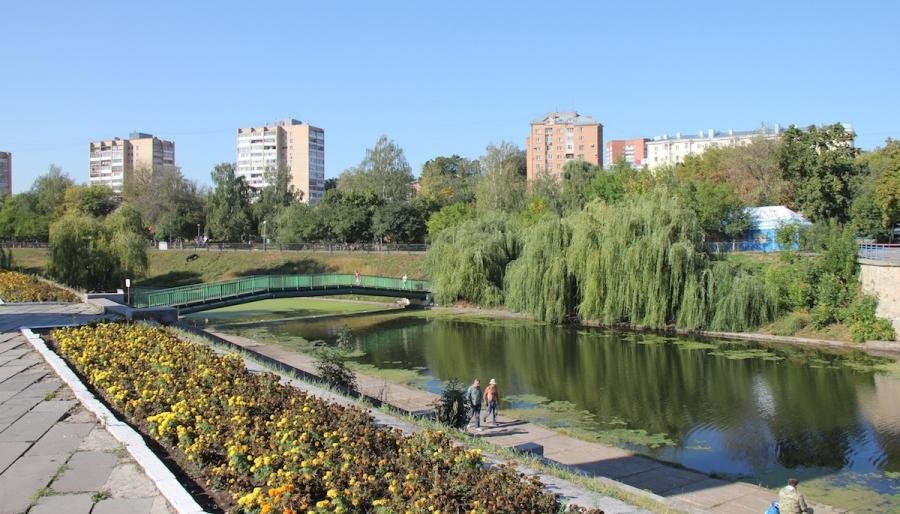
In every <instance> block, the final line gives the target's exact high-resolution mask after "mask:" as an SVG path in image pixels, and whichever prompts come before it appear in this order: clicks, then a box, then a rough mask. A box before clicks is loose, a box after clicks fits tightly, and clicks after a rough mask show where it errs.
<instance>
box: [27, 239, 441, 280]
mask: <svg viewBox="0 0 900 514" xmlns="http://www.w3.org/2000/svg"><path fill="white" fill-rule="evenodd" d="M195 254H196V255H197V257H196V258H195V259H193V260H188V257H191V256H192V255H195ZM12 255H13V257H12V258H13V266H15V267H16V268H20V269H22V270H23V271H25V272H29V273H43V272H44V270H45V269H46V267H47V259H48V257H47V250H46V249H43V248H15V249H13V250H12ZM147 257H148V259H149V268H148V270H147V276H146V277H145V278H143V279H141V280H139V281H138V282H137V285H138V286H143V287H174V286H183V285H188V284H197V283H200V282H215V281H217V280H229V279H233V278H238V277H243V276H249V275H266V274H302V273H353V272H355V271H359V272H360V273H362V274H364V275H383V276H389V277H401V276H403V275H404V274H406V275H407V276H409V278H411V279H421V278H428V276H427V273H426V271H425V268H424V265H423V263H424V259H425V256H424V254H418V253H417V254H410V253H384V252H371V253H369V252H353V253H349V252H334V253H328V252H280V251H274V250H273V251H265V252H263V251H243V250H242V251H225V252H219V251H206V250H200V251H194V250H166V251H160V250H154V249H151V250H148V251H147Z"/></svg>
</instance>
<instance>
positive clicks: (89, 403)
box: [21, 327, 206, 514]
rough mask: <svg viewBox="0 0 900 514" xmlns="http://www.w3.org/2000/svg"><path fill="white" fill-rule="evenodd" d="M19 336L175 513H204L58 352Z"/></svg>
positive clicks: (28, 335) (27, 333) (32, 336)
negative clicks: (101, 426)
mask: <svg viewBox="0 0 900 514" xmlns="http://www.w3.org/2000/svg"><path fill="white" fill-rule="evenodd" d="M21 331H22V335H23V336H25V338H26V339H28V342H29V343H31V345H32V346H33V347H34V349H35V350H37V351H38V353H40V354H41V356H42V357H43V358H44V360H45V361H47V364H49V365H50V367H51V368H53V371H55V372H56V374H57V375H58V376H59V378H60V379H62V381H63V382H65V383H66V385H67V386H69V388H70V389H71V390H72V392H73V393H75V397H76V398H78V401H80V402H81V404H82V405H83V406H84V408H85V409H87V410H89V411H91V412H92V413H93V414H94V415H95V416H97V419H99V420H100V423H101V425H103V427H104V428H106V430H107V431H109V433H110V434H112V436H113V437H115V438H116V440H118V441H119V442H120V443H122V444H123V445H124V446H125V448H126V449H127V450H128V453H129V454H131V456H132V457H133V458H134V460H135V461H137V463H138V465H140V466H141V468H143V469H144V473H146V474H147V476H148V477H150V480H153V483H154V484H156V487H157V488H158V489H159V491H160V492H161V493H162V495H163V496H164V497H165V498H166V500H168V501H169V504H170V505H171V506H172V508H174V509H175V511H176V512H178V513H179V514H206V511H204V510H203V509H202V508H201V507H200V505H198V504H197V502H196V501H195V500H194V498H193V496H191V495H190V493H188V492H187V491H185V489H184V487H182V486H181V484H180V483H179V482H178V480H177V479H176V478H175V475H173V474H172V472H171V471H169V468H167V467H166V466H165V465H164V464H163V463H162V461H160V460H159V457H157V456H156V454H155V453H153V450H151V449H150V448H148V447H147V445H146V444H145V443H144V439H143V438H142V437H141V435H140V434H138V433H137V432H136V431H135V430H134V429H133V428H131V427H130V426H129V425H128V424H127V423H125V422H123V421H121V420H119V419H118V418H116V416H115V415H114V414H113V413H112V412H111V411H110V410H109V409H107V408H106V406H105V405H103V402H101V401H100V400H98V399H97V397H96V396H94V394H93V393H91V391H90V390H89V389H88V388H87V387H86V386H85V385H84V384H83V383H82V382H81V380H79V379H78V375H76V374H75V373H74V372H73V371H72V370H71V368H69V365H68V364H66V361H64V360H63V359H62V358H61V357H60V356H59V355H57V354H56V352H54V351H53V350H51V349H50V348H48V347H47V344H46V343H44V340H43V339H41V336H39V335H37V334H35V333H34V332H32V331H31V329H28V328H25V327H22V329H21Z"/></svg>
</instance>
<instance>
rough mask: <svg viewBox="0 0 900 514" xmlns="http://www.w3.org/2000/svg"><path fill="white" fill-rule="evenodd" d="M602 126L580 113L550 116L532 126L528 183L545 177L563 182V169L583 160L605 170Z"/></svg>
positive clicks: (528, 152)
mask: <svg viewBox="0 0 900 514" xmlns="http://www.w3.org/2000/svg"><path fill="white" fill-rule="evenodd" d="M602 148H603V125H602V124H600V123H599V122H597V121H594V119H593V118H591V117H590V116H583V115H581V114H578V113H577V112H574V111H571V112H551V113H549V114H547V115H546V116H544V117H543V118H541V119H538V120H534V121H532V122H531V133H530V134H529V135H528V137H527V138H526V139H525V149H526V150H525V152H526V156H527V164H526V167H527V170H528V180H529V181H532V180H534V179H535V178H536V177H538V176H540V175H542V174H545V173H546V174H550V175H553V176H554V177H556V178H557V179H560V178H561V177H562V169H563V166H565V164H566V163H567V162H569V161H574V160H582V161H585V162H589V163H591V164H595V165H597V166H603V154H602V153H601V152H602Z"/></svg>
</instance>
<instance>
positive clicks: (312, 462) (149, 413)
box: [53, 323, 561, 514]
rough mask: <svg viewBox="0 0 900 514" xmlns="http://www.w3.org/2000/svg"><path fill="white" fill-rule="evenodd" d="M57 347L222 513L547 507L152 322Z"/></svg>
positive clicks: (537, 492) (451, 455) (529, 483)
mask: <svg viewBox="0 0 900 514" xmlns="http://www.w3.org/2000/svg"><path fill="white" fill-rule="evenodd" d="M53 337H54V338H55V339H56V341H57V344H58V347H59V350H60V352H61V353H62V354H63V356H64V357H66V358H67V359H68V360H69V361H70V362H72V363H73V364H74V365H75V367H76V368H77V369H78V370H79V371H80V372H81V373H82V375H83V376H84V377H86V378H87V380H88V381H89V382H90V383H91V384H92V385H93V386H94V387H96V388H97V389H98V390H100V391H101V392H102V393H103V394H104V395H105V396H106V399H107V401H109V402H110V403H112V404H113V405H114V406H115V407H116V408H117V409H119V410H120V411H122V412H124V413H125V414H126V415H127V416H130V417H131V419H132V421H133V422H135V423H136V424H138V425H142V426H144V427H146V428H147V429H148V430H149V432H150V433H151V435H152V436H153V437H154V438H156V439H157V440H158V441H159V442H161V443H162V444H163V445H165V446H168V447H171V448H177V450H178V451H180V452H181V453H182V454H183V457H184V458H186V459H187V460H188V461H189V462H191V463H192V464H194V465H196V470H197V471H198V472H199V474H200V475H202V476H201V478H203V479H204V481H205V482H206V483H207V484H208V485H209V486H210V487H212V488H214V489H218V490H222V491H225V492H227V493H228V495H229V497H230V498H232V499H233V502H232V504H230V505H223V508H225V509H230V510H233V511H235V512H244V513H247V514H268V513H281V514H293V513H300V512H371V511H374V512H453V513H456V512H557V511H559V510H560V509H561V505H560V504H559V502H558V500H557V498H556V497H555V495H552V494H550V493H548V492H546V491H545V490H544V488H543V486H542V485H541V483H540V481H538V480H537V479H534V478H526V477H524V476H522V475H520V474H518V473H516V472H515V470H514V469H513V468H511V467H508V466H495V467H494V468H492V469H490V470H486V469H485V468H484V461H483V459H482V457H481V454H480V451H479V450H467V449H463V448H460V447H457V446H453V445H452V444H451V442H450V440H449V439H448V438H447V437H446V436H445V435H443V434H442V433H440V432H433V431H425V432H420V433H417V434H414V435H412V436H404V435H402V434H401V433H400V431H399V430H396V429H389V428H386V427H380V426H377V425H375V424H374V422H373V421H372V418H371V417H370V416H369V415H368V413H367V412H365V411H364V410H362V409H359V408H354V407H343V406H340V405H337V404H334V403H329V402H326V401H324V400H321V399H319V398H317V397H315V396H311V395H307V394H305V393H303V392H301V391H298V390H296V389H294V388H292V387H290V386H286V385H283V384H280V383H279V378H278V376H277V375H274V374H271V373H266V374H252V373H250V372H248V371H247V369H246V368H245V367H244V363H243V361H242V359H241V358H240V357H239V356H237V355H227V356H224V357H221V356H218V355H216V354H215V353H214V352H213V351H212V350H211V349H209V348H208V347H206V346H202V345H197V344H194V343H191V342H188V341H184V340H181V339H178V338H177V337H176V336H175V335H174V334H172V333H171V332H169V331H167V330H166V329H163V328H158V327H151V326H148V325H140V324H122V323H107V324H99V325H96V326H89V327H80V328H64V329H58V330H55V331H54V332H53Z"/></svg>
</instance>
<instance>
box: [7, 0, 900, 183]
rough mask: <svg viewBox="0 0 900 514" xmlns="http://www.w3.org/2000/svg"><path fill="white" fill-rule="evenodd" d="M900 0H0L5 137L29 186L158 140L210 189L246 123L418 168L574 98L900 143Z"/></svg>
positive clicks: (338, 153) (640, 115) (336, 152)
mask: <svg viewBox="0 0 900 514" xmlns="http://www.w3.org/2000/svg"><path fill="white" fill-rule="evenodd" d="M898 27H900V2H896V1H893V0H884V1H871V0H858V1H856V2H846V1H843V2H837V1H832V0H818V1H785V0H756V1H751V2H725V1H690V0H682V1H680V2H670V1H643V2H609V1H584V2H547V1H543V2H537V1H509V2H500V1H497V2H493V1H473V2H468V1H451V2H427V1H422V2H418V1H413V0H409V1H406V2H399V1H398V2H391V1H383V2H362V1H361V2H358V3H357V2H338V1H335V2H329V1H318V2H310V1H299V0H295V1H276V0H263V1H246V0H245V1H242V2H232V1H225V0H223V1H216V2H213V1H208V2H201V1H154V2H123V1H116V2H100V1H92V2H71V1H63V0H52V1H42V2H38V1H31V2H14V1H11V0H10V1H6V2H4V3H3V6H2V8H0V150H8V151H12V152H13V172H14V178H13V188H14V191H16V192H18V191H23V190H26V189H28V188H29V187H30V186H31V182H32V180H33V179H34V178H35V177H36V176H37V175H39V174H41V173H43V172H44V171H45V170H46V169H47V167H48V165H49V164H51V163H55V164H57V165H59V166H61V167H62V168H63V170H64V171H66V172H67V173H68V174H69V175H70V176H72V177H73V178H74V179H76V180H77V181H79V182H85V181H86V180H87V170H88V142H89V141H91V140H98V139H109V138H112V137H116V136H119V137H127V135H128V133H129V132H131V131H135V130H137V131H142V132H150V133H153V134H155V135H158V136H160V137H162V138H165V139H172V140H174V141H175V145H176V146H175V150H176V160H177V163H178V164H179V165H180V166H181V167H182V169H183V171H184V173H185V175H187V176H188V177H190V178H194V179H197V180H199V181H200V182H202V183H208V182H209V181H210V179H209V172H210V170H211V169H212V167H213V165H214V164H216V163H219V162H223V161H228V162H231V161H234V159H235V137H236V136H235V133H236V129H237V128H238V127H241V126H250V125H260V124H264V123H266V122H269V121H274V120H277V119H282V118H287V117H294V118H297V119H300V120H303V121H307V122H309V123H311V124H313V125H316V126H319V127H322V128H324V129H325V140H326V154H325V167H326V176H327V177H332V176H336V175H338V174H339V173H340V172H341V171H342V170H343V169H345V168H347V167H349V166H353V165H355V164H357V163H358V162H359V161H360V160H361V159H362V157H363V156H364V154H365V149H366V148H367V147H370V146H372V145H373V144H374V143H375V141H376V140H377V138H378V136H379V135H381V134H387V135H388V136H389V137H390V138H392V139H394V140H395V141H396V142H397V143H398V144H399V145H400V146H401V147H402V148H403V149H404V150H405V151H406V156H407V158H408V160H409V162H410V164H411V165H412V166H413V170H414V172H415V173H416V174H418V172H419V169H420V167H421V165H422V163H423V162H425V161H426V160H428V159H429V158H431V157H434V156H437V155H445V154H446V155H449V154H453V153H458V154H460V155H463V156H466V157H473V158H474V157H477V156H478V155H480V154H481V153H482V152H483V150H484V147H485V146H486V145H487V144H488V143H490V142H496V141H500V140H508V141H512V142H514V143H516V144H518V145H519V146H523V145H524V139H525V136H526V134H527V132H528V124H529V122H530V121H531V120H532V119H534V118H538V117H540V116H542V115H543V114H545V113H546V112H548V111H553V110H573V109H574V110H578V111H579V112H581V113H583V114H589V115H591V116H593V117H595V118H596V119H598V120H599V121H601V122H602V123H603V125H604V138H605V139H607V140H608V139H614V138H625V137H638V136H647V137H653V136H655V135H661V134H665V133H668V134H674V133H676V132H682V133H696V132H697V131H699V130H706V129H709V128H715V129H720V130H727V129H729V128H733V129H736V130H738V129H753V128H756V127H759V126H760V125H761V124H762V123H767V124H776V123H779V124H782V125H788V124H791V123H794V124H798V125H808V124H811V123H816V124H819V123H830V122H835V121H844V122H848V123H851V124H852V125H853V127H854V129H855V130H856V131H857V133H858V139H857V143H858V144H859V145H860V146H862V147H863V148H873V147H875V146H878V145H880V144H881V143H882V142H883V141H884V139H885V138H887V137H894V138H900V100H898V91H900V29H898Z"/></svg>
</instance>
